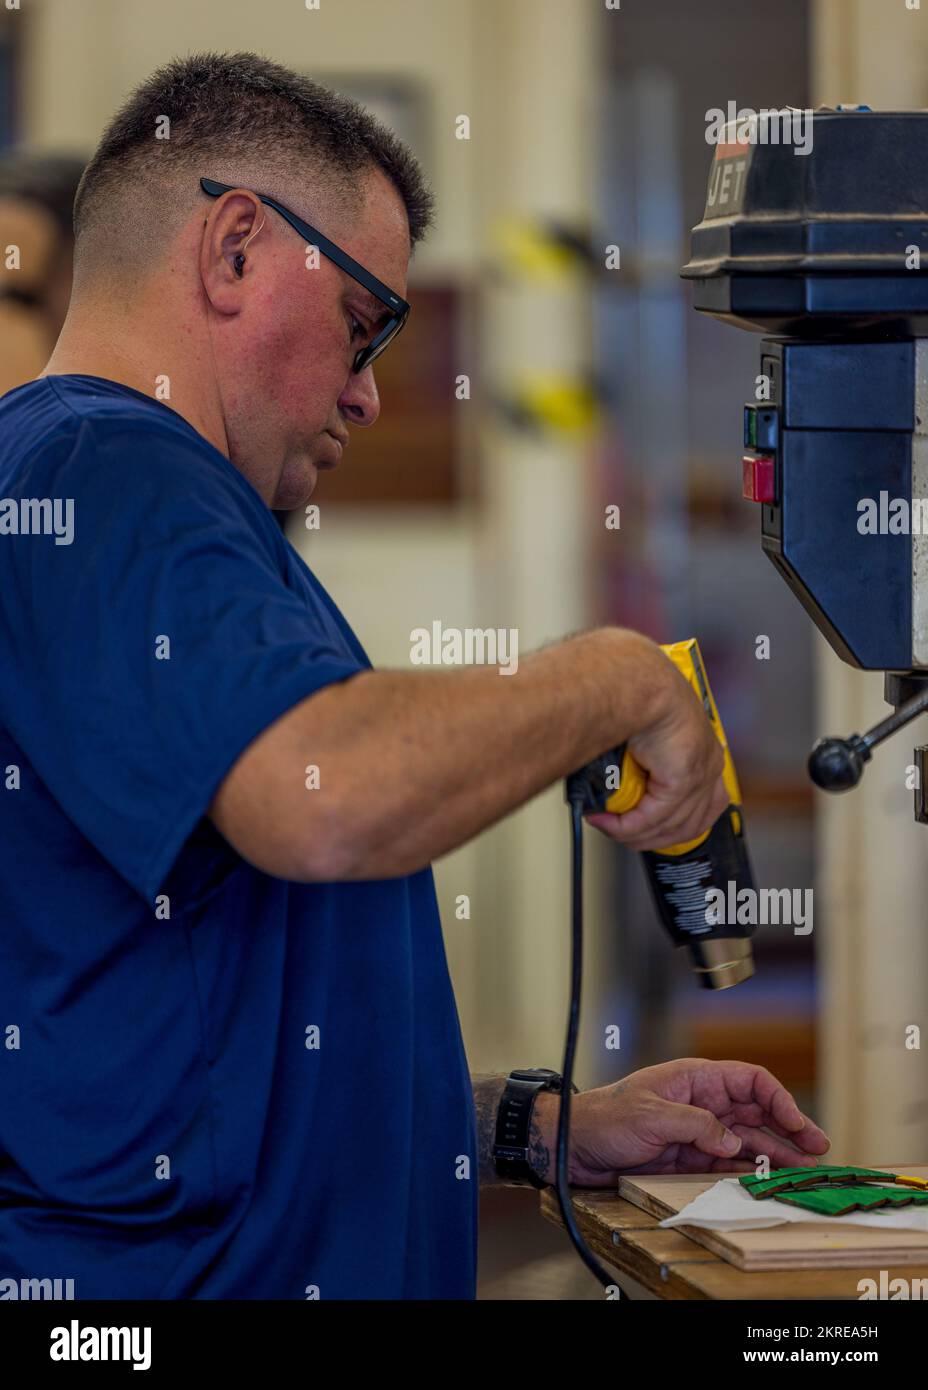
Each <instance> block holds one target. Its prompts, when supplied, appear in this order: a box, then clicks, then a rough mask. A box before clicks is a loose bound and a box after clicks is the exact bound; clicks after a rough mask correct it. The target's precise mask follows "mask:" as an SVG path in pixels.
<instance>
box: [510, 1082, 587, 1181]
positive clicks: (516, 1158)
mask: <svg viewBox="0 0 928 1390" xmlns="http://www.w3.org/2000/svg"><path fill="white" fill-rule="evenodd" d="M563 1084H564V1078H563V1077H562V1076H561V1075H560V1073H559V1072H556V1071H548V1070H547V1068H545V1067H526V1068H524V1069H522V1070H518V1071H513V1072H510V1073H509V1076H508V1078H507V1080H506V1086H505V1089H504V1091H503V1094H502V1096H501V1098H500V1102H499V1109H498V1111H497V1112H496V1140H495V1143H494V1145H493V1162H494V1165H495V1167H496V1172H497V1174H498V1175H499V1177H501V1178H507V1179H509V1181H510V1182H520V1183H531V1185H532V1186H533V1187H547V1186H548V1184H547V1183H546V1182H545V1181H544V1179H543V1178H540V1177H539V1176H538V1174H537V1173H536V1172H535V1171H534V1169H533V1168H532V1165H531V1164H530V1163H529V1145H528V1138H529V1131H530V1129H531V1125H532V1110H533V1109H534V1106H535V1097H536V1096H537V1095H538V1092H539V1091H560V1090H561V1087H562V1086H563ZM571 1089H572V1090H573V1091H576V1089H577V1088H576V1086H573V1087H572V1088H571Z"/></svg>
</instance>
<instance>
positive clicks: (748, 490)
mask: <svg viewBox="0 0 928 1390" xmlns="http://www.w3.org/2000/svg"><path fill="white" fill-rule="evenodd" d="M741 479H742V487H741V491H742V492H743V493H744V496H745V497H746V498H747V499H748V501H749V502H772V501H773V500H774V498H775V496H776V491H775V486H774V484H775V480H776V475H775V472H774V460H773V457H772V456H771V455H770V454H759V455H757V456H756V457H754V458H751V457H749V456H748V455H747V454H745V456H744V457H743V458H742V460H741Z"/></svg>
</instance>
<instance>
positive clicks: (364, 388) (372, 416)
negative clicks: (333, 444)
mask: <svg viewBox="0 0 928 1390" xmlns="http://www.w3.org/2000/svg"><path fill="white" fill-rule="evenodd" d="M338 404H339V408H340V409H341V410H342V411H343V413H344V414H345V417H346V419H347V420H349V421H350V423H351V424H354V425H361V426H362V428H363V427H364V426H366V425H372V424H373V423H374V421H375V420H376V419H377V416H378V415H379V414H380V397H379V395H378V394H377V383H376V382H375V381H374V365H373V363H371V365H370V366H369V367H365V368H364V371H363V372H352V373H351V375H350V376H349V378H348V380H347V382H346V384H345V389H344V390H343V391H342V393H341V395H340V396H339V398H338Z"/></svg>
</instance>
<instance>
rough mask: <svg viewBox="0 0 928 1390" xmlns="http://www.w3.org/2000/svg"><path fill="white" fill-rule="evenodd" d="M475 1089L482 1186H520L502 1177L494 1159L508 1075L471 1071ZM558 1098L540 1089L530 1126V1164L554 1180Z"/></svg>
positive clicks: (543, 1175)
mask: <svg viewBox="0 0 928 1390" xmlns="http://www.w3.org/2000/svg"><path fill="white" fill-rule="evenodd" d="M470 1079H471V1085H472V1086H473V1091H474V1108H475V1110H476V1112H477V1162H478V1167H479V1171H480V1186H481V1187H487V1186H492V1185H495V1186H498V1187H521V1186H524V1184H522V1183H515V1182H512V1181H511V1179H509V1178H501V1177H500V1176H499V1174H498V1173H497V1171H496V1166H495V1164H494V1162H493V1144H494V1141H495V1139H496V1118H497V1114H498V1112H499V1103H500V1100H501V1098H502V1094H503V1091H504V1089H505V1086H506V1077H505V1076H498V1075H492V1076H486V1075H483V1076H475V1075H473V1074H472V1075H471V1078H470ZM557 1116H558V1100H557V1097H556V1096H555V1095H554V1094H552V1093H551V1092H548V1091H540V1092H539V1093H538V1095H537V1096H536V1097H535V1102H534V1105H533V1108H532V1123H531V1126H530V1128H529V1137H528V1149H529V1156H528V1161H529V1165H530V1166H531V1168H532V1171H533V1172H534V1173H536V1174H537V1175H538V1177H540V1178H541V1179H542V1180H543V1181H544V1182H549V1183H550V1182H553V1181H554V1173H555V1143H556V1133H557Z"/></svg>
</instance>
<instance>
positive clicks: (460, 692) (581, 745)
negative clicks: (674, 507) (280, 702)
mask: <svg viewBox="0 0 928 1390" xmlns="http://www.w3.org/2000/svg"><path fill="white" fill-rule="evenodd" d="M665 662H666V658H665V657H663V656H662V655H661V653H660V652H659V651H658V649H657V648H656V647H654V646H653V644H652V643H649V642H647V640H646V639H643V638H641V637H639V635H638V634H637V633H633V632H627V631H625V630H624V629H618V628H613V629H598V630H596V631H594V632H590V633H583V634H580V635H579V636H577V637H574V638H570V639H568V640H567V641H565V642H560V643H558V644H557V645H556V646H554V647H551V648H546V649H544V650H543V651H540V652H534V653H530V654H529V655H528V656H527V657H525V658H523V660H522V661H521V662H520V664H519V668H518V670H517V671H516V673H515V674H514V675H511V676H501V675H500V674H499V673H498V672H497V671H496V670H495V668H492V667H482V668H473V667H471V668H468V669H466V670H462V671H451V672H421V673H420V672H390V671H384V672H380V671H368V672H363V673H361V674H360V675H358V676H356V677H354V678H352V679H351V680H350V681H348V682H346V683H345V684H344V685H343V686H341V687H340V688H338V689H337V690H336V689H334V688H332V689H329V690H325V691H322V692H321V693H320V695H319V696H316V697H314V700H318V701H320V702H322V701H328V705H327V708H325V709H323V708H322V705H321V704H320V707H319V711H318V714H319V717H318V721H317V723H316V730H317V737H319V738H324V739H331V740H333V741H332V742H331V743H330V745H329V746H328V747H325V746H323V747H322V748H321V749H320V754H319V756H318V757H316V758H315V759H314V760H315V761H317V762H318V763H319V764H320V766H321V769H322V779H323V785H324V786H325V785H328V786H329V787H330V788H331V787H333V786H334V787H336V788H337V796H338V800H337V803H336V807H337V809H336V811H335V814H336V815H339V814H340V816H341V817H342V819H343V822H344V831H343V835H344V836H345V837H347V838H348V839H349V840H350V842H351V844H352V846H353V853H352V855H350V856H349V857H348V862H343V863H342V865H341V872H340V875H339V876H340V877H342V878H345V879H354V878H358V879H361V878H363V879H368V878H380V877H391V876H393V875H397V874H405V873H412V872H415V871H416V870H418V869H420V868H423V867H424V866H425V865H426V864H428V863H429V862H431V860H433V859H436V858H438V857H439V856H441V855H442V854H445V853H447V852H448V851H449V850H452V849H454V848H456V847H457V846H459V845H461V844H464V843H465V842H466V841H467V840H469V839H470V838H471V837H472V836H474V835H476V834H477V833H478V832H479V831H481V830H484V829H486V828H487V827H488V826H490V825H492V824H494V823H495V822H496V821H497V820H499V819H501V818H502V817H503V816H504V815H507V814H508V813H509V812H511V811H513V810H514V809H515V808H516V807H518V806H521V805H522V804H523V803H524V802H526V801H528V800H529V799H531V797H533V796H535V795H536V794H537V793H538V792H540V791H542V790H543V789H544V788H545V787H547V786H550V784H551V783H552V782H555V781H557V780H558V779H559V778H561V777H564V776H566V775H567V774H568V773H569V772H572V771H573V770H574V769H575V768H577V767H581V766H583V765H584V764H585V763H587V762H589V761H590V760H591V759H592V758H595V757H597V756H598V755H599V754H601V753H603V752H604V751H605V750H606V749H607V748H609V747H610V746H612V745H613V744H614V743H618V742H621V741H624V740H625V739H626V738H628V737H630V736H631V735H632V734H634V733H635V732H637V731H638V730H640V729H642V728H644V727H646V726H648V725H650V723H651V722H652V720H654V719H655V718H657V717H658V716H659V715H660V712H661V711H660V709H659V708H658V707H657V706H658V699H659V694H660V693H662V684H661V682H662V679H663V680H666V674H665V672H664V671H662V670H661V669H659V667H661V666H662V665H663V663H665ZM667 664H669V663H667ZM332 730H336V731H337V732H336V733H334V734H333V733H332V732H331V731H332ZM349 831H350V833H349Z"/></svg>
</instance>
